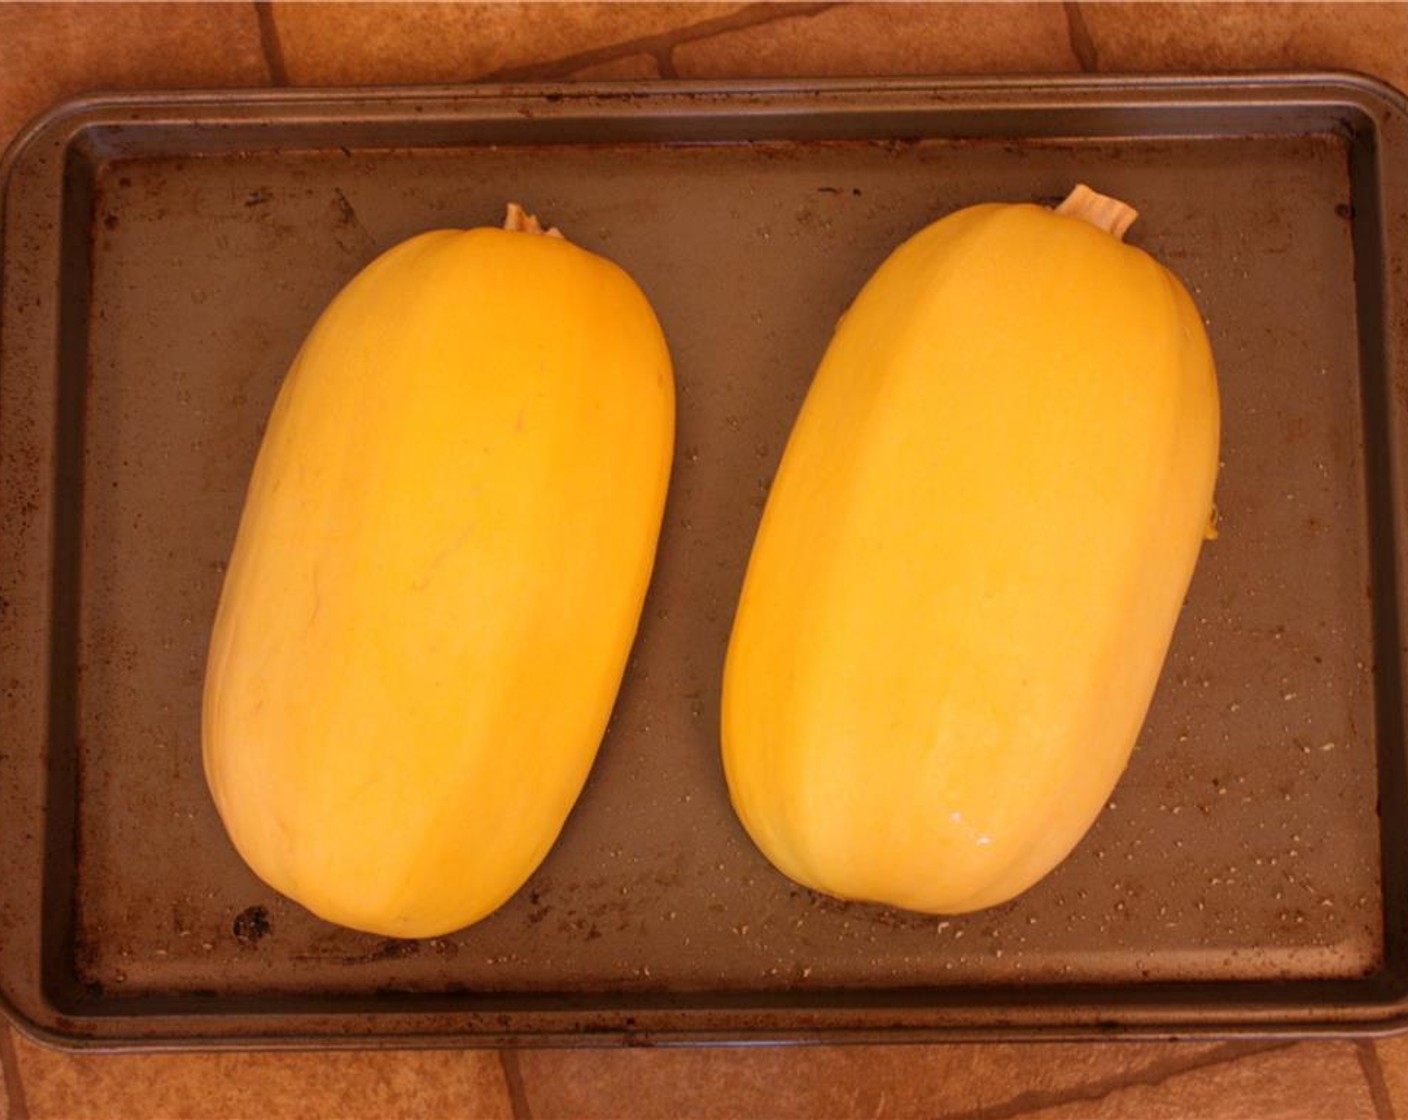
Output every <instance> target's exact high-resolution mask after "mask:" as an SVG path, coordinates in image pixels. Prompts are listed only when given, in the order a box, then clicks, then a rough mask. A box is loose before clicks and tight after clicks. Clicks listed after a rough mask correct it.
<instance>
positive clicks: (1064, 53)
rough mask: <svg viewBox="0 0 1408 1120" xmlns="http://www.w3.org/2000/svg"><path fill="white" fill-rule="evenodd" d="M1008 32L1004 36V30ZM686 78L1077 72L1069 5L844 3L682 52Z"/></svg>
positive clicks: (691, 45) (680, 64)
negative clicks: (1071, 39)
mask: <svg viewBox="0 0 1408 1120" xmlns="http://www.w3.org/2000/svg"><path fill="white" fill-rule="evenodd" d="M999 28H1000V31H999V30H998V29H999ZM674 58H675V64H676V66H677V67H678V68H679V72H680V74H681V75H682V76H684V77H763V76H771V77H802V76H807V77H813V76H823V75H824V76H856V75H867V74H877V75H900V74H942V73H950V74H976V73H1001V72H1007V73H1033V74H1035V73H1059V72H1061V71H1068V70H1078V69H1079V68H1080V65H1079V62H1078V60H1077V58H1076V56H1075V53H1074V52H1073V51H1072V49H1071V44H1070V37H1069V32H1068V30H1067V23H1066V16H1065V13H1064V11H1063V9H1062V7H1061V5H1060V4H1051V3H1046V4H983V3H975V4H959V5H950V4H859V5H851V4H843V5H836V6H833V7H830V8H827V9H826V10H825V11H821V12H819V13H817V14H814V15H800V14H799V15H797V16H794V17H793V18H790V19H780V20H776V21H774V22H770V23H763V24H758V25H757V26H755V27H750V28H743V29H740V30H736V31H728V32H723V33H720V34H718V35H715V36H713V37H711V38H708V39H702V40H698V41H696V42H691V43H685V44H682V45H681V46H679V47H677V48H676V49H675V51H674Z"/></svg>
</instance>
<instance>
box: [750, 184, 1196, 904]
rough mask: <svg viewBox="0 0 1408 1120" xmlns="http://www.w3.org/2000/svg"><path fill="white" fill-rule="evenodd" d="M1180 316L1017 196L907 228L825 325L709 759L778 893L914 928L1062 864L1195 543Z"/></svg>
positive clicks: (1130, 268) (1088, 239)
mask: <svg viewBox="0 0 1408 1120" xmlns="http://www.w3.org/2000/svg"><path fill="white" fill-rule="evenodd" d="M1218 426H1219V409H1218V396H1217V386H1216V378H1215V373H1214V368H1213V362H1212V355H1211V352H1210V349H1209V346H1208V342H1207V338H1206V335H1205V333H1204V330H1203V326H1202V323H1201V320H1200V318H1199V316H1198V313H1197V310H1196V309H1195V307H1194V305H1193V303H1192V301H1191V299H1190V298H1189V296H1188V295H1187V293H1186V291H1185V290H1184V289H1183V287H1182V286H1181V285H1180V284H1179V282H1178V281H1177V280H1176V279H1174V278H1173V276H1172V275H1171V274H1169V273H1168V272H1167V271H1165V270H1164V269H1163V268H1162V267H1161V266H1160V265H1159V264H1158V263H1156V262H1155V261H1154V260H1153V259H1152V258H1150V257H1149V256H1148V255H1146V254H1145V253H1143V252H1141V251H1140V250H1138V249H1136V248H1133V247H1131V246H1128V245H1125V244H1123V243H1121V242H1120V241H1119V240H1118V239H1117V238H1116V237H1113V236H1111V235H1110V234H1109V233H1107V232H1104V231H1102V230H1100V229H1097V228H1095V227H1094V226H1093V225H1090V224H1088V223H1087V222H1085V221H1082V220H1080V219H1079V218H1076V217H1067V216H1063V215H1058V214H1055V213H1052V212H1051V211H1049V210H1046V209H1043V208H1040V207H1037V206H1030V205H997V204H989V205H982V206H975V207H971V208H969V209H966V210H962V211H959V212H957V213H955V214H953V215H951V216H949V217H946V218H944V219H943V220H941V221H938V222H936V223H934V224H933V225H931V226H929V227H928V228H926V229H925V230H923V231H921V232H920V233H919V234H917V235H916V236H914V237H913V238H912V239H910V240H909V241H908V242H906V243H905V244H904V245H902V246H901V247H900V248H899V249H897V250H896V251H895V252H894V253H893V254H892V255H891V257H890V258H889V259H888V260H887V261H886V262H885V263H884V264H883V265H882V267H881V268H880V269H879V270H878V271H877V272H876V274H875V275H874V276H873V277H872V278H871V279H870V280H869V282H868V283H867V284H866V285H865V287H864V289H863V290H862V291H861V293H860V295H859V296H858V298H857V299H856V301H855V303H854V304H853V305H852V307H851V308H850V309H849V310H848V312H847V313H846V314H845V315H844V316H843V317H842V319H841V322H840V324H839V326H838V328H837V330H836V334H835V337H834V338H833V340H832V342H831V344H830V346H829V348H828V350H827V352H826V355H825V357H824V358H823V360H822V363H821V366H820V368H819V370H818V372H817V374H816V377H815V380H814V382H813V385H812V387H811V389H810V391H809V393H808V395H807V398H806V401H805V403H804V405H803V408H802V411H801V414H800V416H799V418H798V421H797V423H796V426H795V428H794V431H793V433H792V436H791V438H790V440H789V443H788V445H787V449H786V452H785V454H784V457H783V460H782V463H781V466H780V468H779V470H778V473H777V476H776V479H775V481H774V485H773V487H772V490H771V493H770V496H769V500H768V503H767V506H766V509H765V512H764V515H763V519H762V523H761V526H760V528H759V532H758V535H757V539H756V542H755V545H754V550H753V554H752V557H751V560H750V563H749V567H748V573H747V577H746V580H745V583H744V588H743V592H742V597H741V600H740V604H739V608H738V612H737V616H736V619H735V623H734V630H733V634H732V638H731V641H730V647H729V652H728V660H727V665H726V670H725V679H724V696H723V726H722V734H723V760H724V766H725V771H726V775H727V779H728V785H729V790H730V794H731V797H732V800H733V804H734V806H735V808H736V810H737V812H738V814H739V817H740V818H741V820H742V822H743V823H744V825H745V827H746V828H747V831H748V832H749V834H750V835H751V836H752V838H753V839H754V841H755V842H756V843H757V844H758V846H759V847H760V848H761V849H762V851H763V853H764V854H765V855H767V857H768V858H769V859H770V860H771V861H772V862H773V863H774V864H775V865H776V866H777V867H778V868H780V869H781V870H782V871H783V872H785V873H786V874H787V875H788V876H790V877H791V878H793V879H794V880H796V881H798V882H800V883H803V884H805V885H807V886H810V887H813V888H816V889H818V890H821V891H825V892H827V893H830V894H834V895H838V896H841V897H844V898H851V899H864V900H870V901H876V902H883V903H888V904H892V905H896V906H900V907H905V908H909V909H914V910H919V911H927V912H933V913H958V912H963V911H969V910H974V909H980V908H983V907H987V906H992V905H994V904H997V903H1000V902H1003V901H1005V900H1007V899H1010V898H1012V897H1013V896H1015V895H1016V894H1018V893H1020V892H1021V891H1023V890H1025V889H1026V888H1027V887H1029V886H1030V885H1032V884H1033V883H1034V882H1036V881H1037V880H1038V879H1039V878H1041V877H1042V876H1043V875H1045V874H1046V873H1047V872H1048V871H1050V870H1051V869H1052V868H1053V867H1054V866H1055V865H1056V864H1057V863H1059V862H1060V861H1061V860H1062V859H1064V858H1065V856H1066V855H1067V854H1068V853H1069V852H1070V851H1071V850H1072V848H1073V847H1074V846H1075V845H1076V843H1077V842H1078V841H1079V840H1080V838H1081V837H1082V836H1083V835H1084V834H1085V832H1086V831H1087V829H1088V828H1089V827H1090V825H1091V824H1092V823H1093V821H1094V820H1095V818H1096V816H1097V815H1098V813H1099V812H1100V810H1101V808H1102V807H1103V806H1104V804H1105V803H1106V800H1107V799H1108V797H1109V795H1110V792H1111V790H1112V789H1113V787H1114V785H1115V783H1116V781H1117V779H1118V778H1119V776H1120V774H1121V772H1122V770H1123V769H1124V766H1125V764H1126V761H1127V759H1128V757H1129V754H1130V751H1131V750H1132V748H1133V745H1134V742H1135V739H1136V737H1137V735H1138V733H1139V729H1140V726H1141V723H1142V721H1143V719H1144V716H1145V713H1146V710H1147V708H1148V705H1149V702H1150V699H1151V697H1152V695H1153V692H1154V688H1155V685H1156V683H1157V681H1158V677H1159V672H1160V668H1161V665H1162V662H1163V659H1164V656H1165V653H1166V651H1167V648H1168V644H1169V641H1170V638H1171V635H1172V632H1173V629H1174V624H1175V622H1176V620H1177V617H1178V612H1179V609H1180V606H1181V603H1182V600H1183V596H1184V593H1185V591H1186V589H1187V587H1188V583H1189V580H1190V578H1191V576H1192V572H1193V567H1194V563H1195V561H1196V559H1197V556H1198V551H1199V547H1200V545H1201V543H1202V540H1203V536H1204V531H1205V529H1206V528H1207V526H1208V522H1209V515H1210V511H1211V505H1212V491H1213V484H1214V479H1215V476H1216V471H1217V458H1218Z"/></svg>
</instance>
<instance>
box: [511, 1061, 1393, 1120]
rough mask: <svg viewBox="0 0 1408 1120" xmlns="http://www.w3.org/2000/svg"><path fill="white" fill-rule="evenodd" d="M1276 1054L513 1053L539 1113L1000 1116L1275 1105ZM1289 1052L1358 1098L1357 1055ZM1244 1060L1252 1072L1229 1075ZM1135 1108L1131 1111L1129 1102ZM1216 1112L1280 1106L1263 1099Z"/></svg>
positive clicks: (541, 1119) (542, 1117)
mask: <svg viewBox="0 0 1408 1120" xmlns="http://www.w3.org/2000/svg"><path fill="white" fill-rule="evenodd" d="M1275 1057H1277V1054H1276V1053H1275V1052H1268V1051H1266V1050H1265V1048H1264V1046H1258V1045H1256V1044H1251V1043H1233V1044H1200V1043H1185V1044H1170V1043H1123V1044H1096V1045H1081V1044H1032V1045H1025V1046H1021V1045H986V1046H984V1045H971V1046H970V1045H945V1046H903V1047H885V1046H856V1047H841V1046H829V1047H827V1046H824V1047H813V1048H806V1047H799V1048H792V1049H781V1048H779V1049H741V1050H696V1051H684V1050H681V1051H619V1052H608V1053H589V1052H567V1051H559V1052H552V1051H540V1052H527V1053H524V1054H522V1055H521V1056H520V1057H519V1063H520V1066H521V1069H522V1072H523V1079H524V1083H525V1086H526V1090H527V1100H528V1105H529V1108H530V1110H531V1112H532V1114H533V1116H534V1118H535V1120H552V1118H556V1117H581V1118H583V1120H586V1118H589V1117H601V1118H603V1120H605V1118H610V1117H620V1116H632V1117H637V1118H639V1120H648V1118H654V1117H662V1118H664V1117H671V1116H690V1117H698V1118H701V1120H702V1118H709V1117H728V1116H762V1115H766V1116H768V1117H774V1118H783V1117H794V1116H795V1117H809V1116H842V1115H844V1116H887V1117H905V1116H913V1117H938V1116H946V1117H950V1116H951V1117H970V1118H976V1117H978V1116H985V1117H994V1118H995V1117H1009V1116H1019V1115H1020V1116H1025V1115H1027V1113H1028V1112H1032V1111H1035V1110H1038V1109H1041V1108H1044V1107H1049V1106H1053V1105H1058V1104H1060V1103H1061V1102H1066V1101H1074V1102H1076V1103H1074V1104H1073V1105H1072V1106H1071V1108H1072V1109H1073V1110H1074V1111H1071V1112H1069V1113H1068V1114H1069V1115H1072V1116H1079V1115H1081V1111H1080V1110H1081V1109H1082V1108H1084V1107H1087V1105H1089V1104H1090V1102H1093V1101H1098V1100H1102V1099H1104V1098H1105V1097H1107V1096H1109V1095H1111V1094H1117V1093H1118V1092H1121V1091H1124V1090H1123V1087H1124V1086H1128V1085H1132V1084H1135V1085H1141V1086H1145V1087H1152V1088H1151V1089H1150V1093H1149V1096H1148V1099H1147V1100H1135V1102H1134V1104H1135V1106H1137V1107H1149V1108H1159V1107H1165V1106H1166V1105H1167V1104H1168V1102H1169V1101H1175V1100H1176V1098H1178V1097H1179V1096H1180V1095H1182V1094H1184V1093H1185V1092H1186V1091H1188V1090H1187V1088H1186V1087H1197V1086H1201V1085H1214V1084H1215V1085H1217V1086H1219V1087H1220V1088H1219V1089H1218V1090H1217V1092H1220V1093H1222V1094H1223V1095H1224V1096H1226V1099H1227V1100H1228V1101H1229V1102H1231V1103H1232V1104H1234V1105H1236V1106H1237V1107H1248V1108H1250V1107H1252V1106H1254V1105H1256V1104H1257V1103H1258V1102H1264V1103H1266V1104H1267V1105H1268V1106H1270V1107H1273V1108H1274V1107H1275V1106H1277V1105H1278V1104H1280V1103H1281V1102H1282V1101H1283V1100H1285V1099H1294V1098H1295V1096H1296V1094H1295V1093H1294V1092H1292V1093H1289V1094H1288V1095H1287V1096H1285V1097H1282V1096H1275V1097H1271V1096H1268V1095H1267V1094H1266V1093H1265V1092H1258V1091H1257V1089H1256V1081H1257V1079H1258V1078H1259V1077H1260V1076H1261V1073H1260V1072H1258V1071H1259V1070H1260V1069H1261V1065H1260V1064H1258V1063H1261V1064H1265V1063H1266V1062H1267V1061H1268V1060H1269V1059H1272V1058H1275ZM1297 1063H1298V1066H1299V1067H1300V1068H1303V1069H1304V1070H1305V1071H1307V1072H1310V1073H1312V1074H1314V1075H1315V1076H1319V1077H1324V1076H1326V1075H1330V1076H1333V1077H1334V1078H1335V1079H1336V1082H1335V1084H1336V1085H1337V1086H1339V1088H1340V1089H1341V1090H1342V1091H1343V1093H1344V1094H1345V1096H1346V1099H1348V1100H1351V1101H1354V1100H1359V1099H1360V1098H1363V1099H1367V1090H1364V1089H1363V1087H1362V1084H1360V1082H1359V1081H1356V1079H1358V1078H1359V1070H1358V1067H1357V1066H1356V1065H1355V1064H1354V1061H1353V1056H1352V1053H1351V1054H1350V1057H1349V1061H1348V1063H1346V1062H1345V1060H1344V1057H1343V1055H1342V1054H1341V1053H1340V1052H1339V1051H1333V1050H1329V1049H1326V1048H1325V1047H1323V1046H1318V1047H1317V1046H1310V1047H1307V1048H1304V1050H1303V1051H1302V1052H1300V1053H1299V1054H1298V1058H1297ZM1244 1065H1245V1066H1246V1069H1247V1070H1248V1071H1249V1072H1247V1073H1245V1074H1244V1075H1237V1074H1232V1073H1231V1071H1233V1070H1242V1069H1243V1067H1244ZM1286 1065H1287V1063H1286V1062H1284V1061H1282V1062H1277V1063H1273V1064H1272V1065H1271V1066H1270V1067H1268V1068H1269V1069H1270V1070H1271V1071H1273V1072H1275V1073H1277V1074H1278V1075H1281V1076H1284V1071H1285V1068H1286ZM1361 1080H1362V1079H1361ZM1294 1083H1295V1082H1294V1079H1293V1084H1294ZM1164 1084H1169V1085H1172V1086H1174V1087H1173V1088H1172V1089H1170V1090H1166V1091H1165V1090H1162V1089H1160V1088H1159V1087H1160V1086H1162V1085H1164ZM1281 1092H1282V1090H1281V1089H1278V1090H1277V1093H1278V1094H1280V1093H1281ZM1203 1096H1204V1097H1207V1098H1208V1099H1214V1098H1215V1096H1216V1094H1215V1093H1212V1092H1211V1091H1209V1092H1204V1093H1203ZM1189 1099H1190V1100H1193V1099H1195V1098H1194V1097H1191V1096H1190V1097H1189ZM1196 1099H1202V1098H1196ZM1217 1099H1220V1098H1217ZM1137 1107H1136V1113H1132V1114H1137ZM1225 1114H1226V1115H1243V1114H1245V1115H1262V1116H1267V1117H1272V1116H1276V1115H1279V1113H1276V1112H1274V1111H1266V1110H1262V1111H1261V1112H1255V1111H1251V1112H1246V1113H1236V1112H1230V1113H1225ZM1100 1115H1122V1113H1118V1112H1106V1113H1101V1114H1100ZM1189 1115H1201V1114H1199V1113H1196V1112H1194V1113H1189ZM1218 1115H1223V1113H1219V1114H1218ZM1286 1115H1301V1114H1300V1113H1295V1112H1287V1113H1286Z"/></svg>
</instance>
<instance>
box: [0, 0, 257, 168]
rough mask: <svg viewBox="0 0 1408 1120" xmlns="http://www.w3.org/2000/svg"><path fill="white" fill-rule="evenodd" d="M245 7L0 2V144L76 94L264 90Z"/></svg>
mask: <svg viewBox="0 0 1408 1120" xmlns="http://www.w3.org/2000/svg"><path fill="white" fill-rule="evenodd" d="M268 78H269V71H268V68H267V67H266V66H265V64H264V56H263V54H262V53H261V51H260V44H259V23H258V20H257V19H256V17H255V10H254V6H253V5H252V4H169V3H151V4H146V3H112V4H83V3H76V4H75V3H63V4H0V138H3V140H4V141H7V140H8V139H9V137H10V136H11V135H12V134H13V133H14V132H15V131H16V130H17V129H18V128H19V127H20V126H21V125H22V124H23V123H24V122H25V121H27V120H29V119H30V118H31V117H33V116H35V115H36V114H38V113H40V112H42V111H43V110H45V109H47V108H49V107H50V106H52V105H54V104H56V103H57V102H59V101H61V100H63V99H65V98H67V97H71V96H73V95H75V94H79V93H84V92H89V91H93V90H104V89H143V88H146V89H177V88H181V87H191V86H216V87H229V86H262V85H264V84H266V83H267V82H268Z"/></svg>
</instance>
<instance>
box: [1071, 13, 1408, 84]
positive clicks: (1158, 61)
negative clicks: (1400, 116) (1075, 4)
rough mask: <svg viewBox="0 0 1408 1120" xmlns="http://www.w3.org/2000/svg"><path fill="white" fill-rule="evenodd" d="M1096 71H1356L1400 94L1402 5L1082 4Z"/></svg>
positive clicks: (1404, 61) (1406, 37) (1405, 28)
mask: <svg viewBox="0 0 1408 1120" xmlns="http://www.w3.org/2000/svg"><path fill="white" fill-rule="evenodd" d="M1080 14H1081V16H1082V18H1083V20H1084V23H1085V26H1086V27H1087V28H1088V30H1089V32H1090V38H1091V42H1092V45H1093V47H1094V50H1095V59H1096V68H1097V69H1099V70H1101V71H1141V70H1144V71H1153V72H1160V71H1178V70H1184V71H1198V70H1205V71H1231V70H1275V69H1347V70H1359V71H1362V72H1365V73H1369V74H1373V75H1375V76H1377V77H1380V78H1383V79H1384V80H1386V81H1388V82H1389V83H1391V84H1393V85H1396V86H1398V87H1399V88H1400V89H1402V88H1408V4H1401V3H1392V4H1359V3H1346V4H1303V3H1289V4H1279V3H1271V4H1265V3H1259V4H1244V3H1220V4H1196V3H1194V4H1188V3H1183V4H1138V3H1108V4H1107V3H1095V4H1092V3H1082V4H1081V5H1080Z"/></svg>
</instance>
